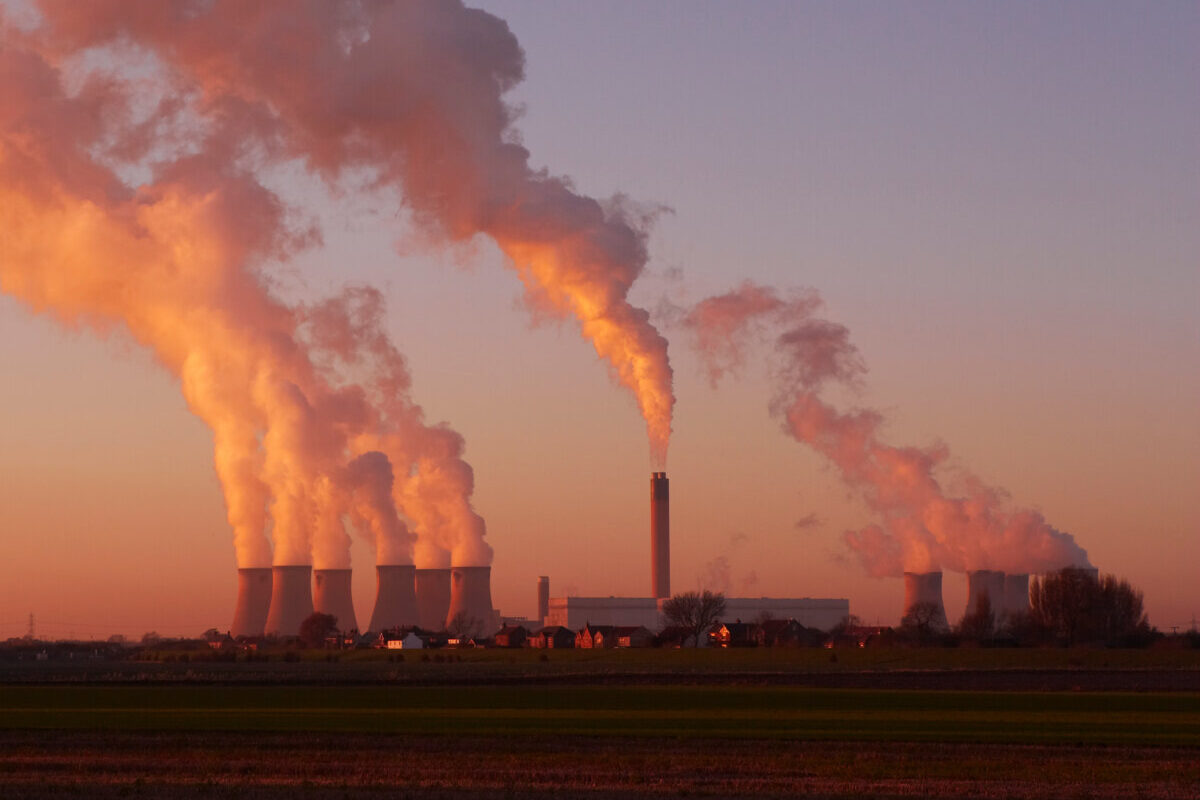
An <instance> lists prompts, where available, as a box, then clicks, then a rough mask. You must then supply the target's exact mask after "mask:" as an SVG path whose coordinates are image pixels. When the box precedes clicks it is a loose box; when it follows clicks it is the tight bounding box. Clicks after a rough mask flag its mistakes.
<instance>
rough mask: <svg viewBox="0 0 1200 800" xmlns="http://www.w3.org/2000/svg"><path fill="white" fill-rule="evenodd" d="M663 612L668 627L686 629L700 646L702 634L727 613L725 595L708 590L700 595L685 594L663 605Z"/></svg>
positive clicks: (678, 595)
mask: <svg viewBox="0 0 1200 800" xmlns="http://www.w3.org/2000/svg"><path fill="white" fill-rule="evenodd" d="M662 612H663V616H664V617H666V620H667V624H668V625H674V626H676V627H678V628H682V629H684V630H685V631H687V632H688V636H689V637H691V639H692V641H693V642H695V643H696V645H699V644H700V634H702V633H704V632H705V631H707V630H708V629H709V628H710V627H712V624H713V623H714V622H716V621H717V620H718V619H719V618H720V616H721V615H722V614H724V613H725V595H724V593H722V592H716V593H713V592H710V591H709V590H708V589H705V590H704V591H703V592H700V593H697V592H684V593H682V594H677V595H675V596H674V597H672V598H671V599H670V600H667V601H666V602H665V603H663V607H662ZM685 641H686V640H685Z"/></svg>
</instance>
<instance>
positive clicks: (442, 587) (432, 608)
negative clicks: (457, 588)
mask: <svg viewBox="0 0 1200 800" xmlns="http://www.w3.org/2000/svg"><path fill="white" fill-rule="evenodd" d="M415 574H416V576H417V582H416V589H417V624H418V625H420V626H421V627H422V628H424V629H425V630H427V631H440V630H441V629H442V627H443V626H444V625H445V624H446V612H447V611H449V610H450V570H449V569H418V570H416V573H415Z"/></svg>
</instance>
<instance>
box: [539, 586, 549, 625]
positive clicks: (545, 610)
mask: <svg viewBox="0 0 1200 800" xmlns="http://www.w3.org/2000/svg"><path fill="white" fill-rule="evenodd" d="M537 592H538V593H537V621H538V624H539V625H545V624H546V622H545V620H546V617H548V616H550V576H549V575H539V576H538V584H537Z"/></svg>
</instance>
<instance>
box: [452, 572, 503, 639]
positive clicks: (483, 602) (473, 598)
mask: <svg viewBox="0 0 1200 800" xmlns="http://www.w3.org/2000/svg"><path fill="white" fill-rule="evenodd" d="M460 614H461V615H463V616H464V617H465V618H466V620H467V621H468V622H470V623H471V625H472V627H474V628H477V629H478V630H477V631H476V633H477V634H481V635H482V634H488V633H491V632H492V631H491V626H492V622H493V620H492V616H493V615H492V568H491V567H452V568H451V569H450V609H449V610H448V611H447V612H446V628H447V629H449V628H450V623H451V622H453V621H454V618H455V617H457V616H459V615H460Z"/></svg>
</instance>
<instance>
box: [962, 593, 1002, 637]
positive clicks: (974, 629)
mask: <svg viewBox="0 0 1200 800" xmlns="http://www.w3.org/2000/svg"><path fill="white" fill-rule="evenodd" d="M958 633H959V635H960V636H962V637H963V638H965V639H973V640H974V641H977V642H983V641H987V640H988V639H991V638H992V637H993V636H994V635H995V633H996V615H995V613H994V612H993V611H992V599H991V598H990V597H988V593H987V592H982V593H981V594H980V595H979V598H978V599H977V600H976V601H975V608H973V609H971V612H970V613H969V614H966V615H964V616H963V618H962V620H961V621H960V622H959V623H958Z"/></svg>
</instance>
